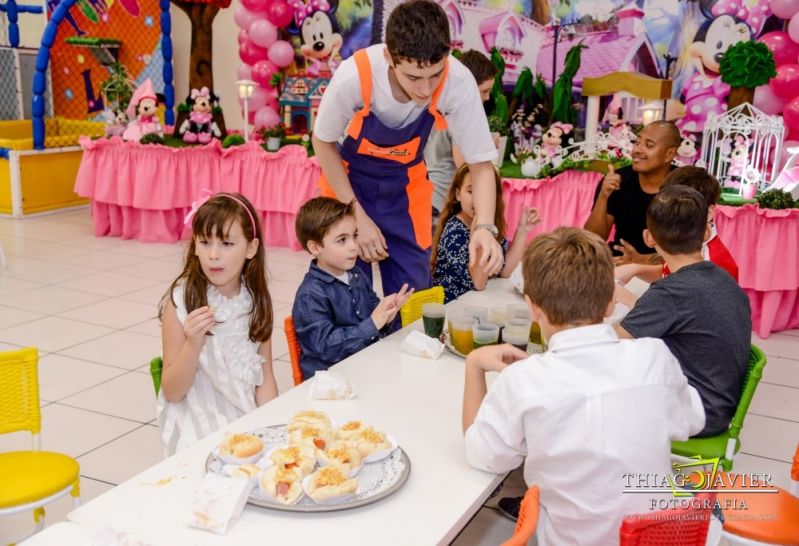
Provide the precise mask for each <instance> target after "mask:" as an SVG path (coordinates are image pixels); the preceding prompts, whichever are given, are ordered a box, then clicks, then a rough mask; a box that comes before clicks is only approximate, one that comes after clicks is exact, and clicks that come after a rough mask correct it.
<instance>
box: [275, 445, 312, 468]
mask: <svg viewBox="0 0 799 546" xmlns="http://www.w3.org/2000/svg"><path fill="white" fill-rule="evenodd" d="M314 452H315V450H314V449H311V448H310V447H308V446H307V445H306V446H299V445H295V446H288V447H283V448H280V449H276V450H275V451H273V452H272V454H271V455H269V458H270V459H271V460H272V462H273V463H275V465H282V466H283V467H285V468H286V469H287V470H291V469H292V468H299V470H300V473H301V474H302V475H303V476H307V475H308V474H310V473H311V472H313V469H314V467H315V466H316V458H315V456H314Z"/></svg>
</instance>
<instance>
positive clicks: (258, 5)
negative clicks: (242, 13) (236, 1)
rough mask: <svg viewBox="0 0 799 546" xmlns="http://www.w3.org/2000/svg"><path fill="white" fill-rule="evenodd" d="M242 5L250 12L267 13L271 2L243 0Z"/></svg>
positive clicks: (265, 0) (266, 0)
mask: <svg viewBox="0 0 799 546" xmlns="http://www.w3.org/2000/svg"><path fill="white" fill-rule="evenodd" d="M241 5H242V6H244V7H245V8H247V9H248V10H249V11H266V8H268V7H269V0H241Z"/></svg>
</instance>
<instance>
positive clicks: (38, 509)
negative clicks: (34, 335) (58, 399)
mask: <svg viewBox="0 0 799 546" xmlns="http://www.w3.org/2000/svg"><path fill="white" fill-rule="evenodd" d="M38 363H39V353H38V350H37V349H36V347H28V348H25V349H20V350H18V351H0V434H5V433H7V432H19V431H24V430H27V431H29V432H30V433H31V435H32V436H33V447H34V450H32V451H11V452H6V453H0V516H5V515H10V514H16V513H19V512H26V511H28V510H33V519H34V521H35V522H36V531H35V532H39V531H41V530H42V529H43V528H44V508H43V506H44V505H45V504H48V503H49V502H51V501H54V500H56V499H58V498H60V497H63V496H64V495H66V494H68V493H69V494H70V495H71V496H72V499H73V502H74V504H75V506H76V507H77V506H78V505H80V476H79V473H80V467H79V466H78V461H76V460H75V459H73V458H72V457H69V456H67V455H62V454H61V453H53V452H50V451H42V450H41V440H40V439H39V431H40V430H41V425H42V417H41V413H40V410H39V376H38V373H37V366H38Z"/></svg>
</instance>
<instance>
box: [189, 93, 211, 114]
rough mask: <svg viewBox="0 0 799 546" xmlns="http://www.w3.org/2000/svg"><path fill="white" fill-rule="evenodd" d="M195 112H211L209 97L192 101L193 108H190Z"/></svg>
mask: <svg viewBox="0 0 799 546" xmlns="http://www.w3.org/2000/svg"><path fill="white" fill-rule="evenodd" d="M191 109H192V110H193V111H195V112H202V113H204V114H206V113H208V112H210V111H211V99H210V97H197V98H196V99H194V106H192V108H191Z"/></svg>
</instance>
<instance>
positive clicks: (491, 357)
mask: <svg viewBox="0 0 799 546" xmlns="http://www.w3.org/2000/svg"><path fill="white" fill-rule="evenodd" d="M527 356H528V355H527V353H526V352H524V351H522V350H521V349H517V348H516V347H514V346H513V345H510V344H508V343H504V344H502V345H491V346H489V347H480V348H479V349H475V350H474V351H472V352H471V353H469V356H467V357H466V364H467V365H470V366H477V367H478V368H479V369H481V370H483V371H484V372H501V371H502V370H504V369H505V368H507V367H508V365H510V364H513V363H514V362H516V361H517V360H523V359H525V358H527Z"/></svg>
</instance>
